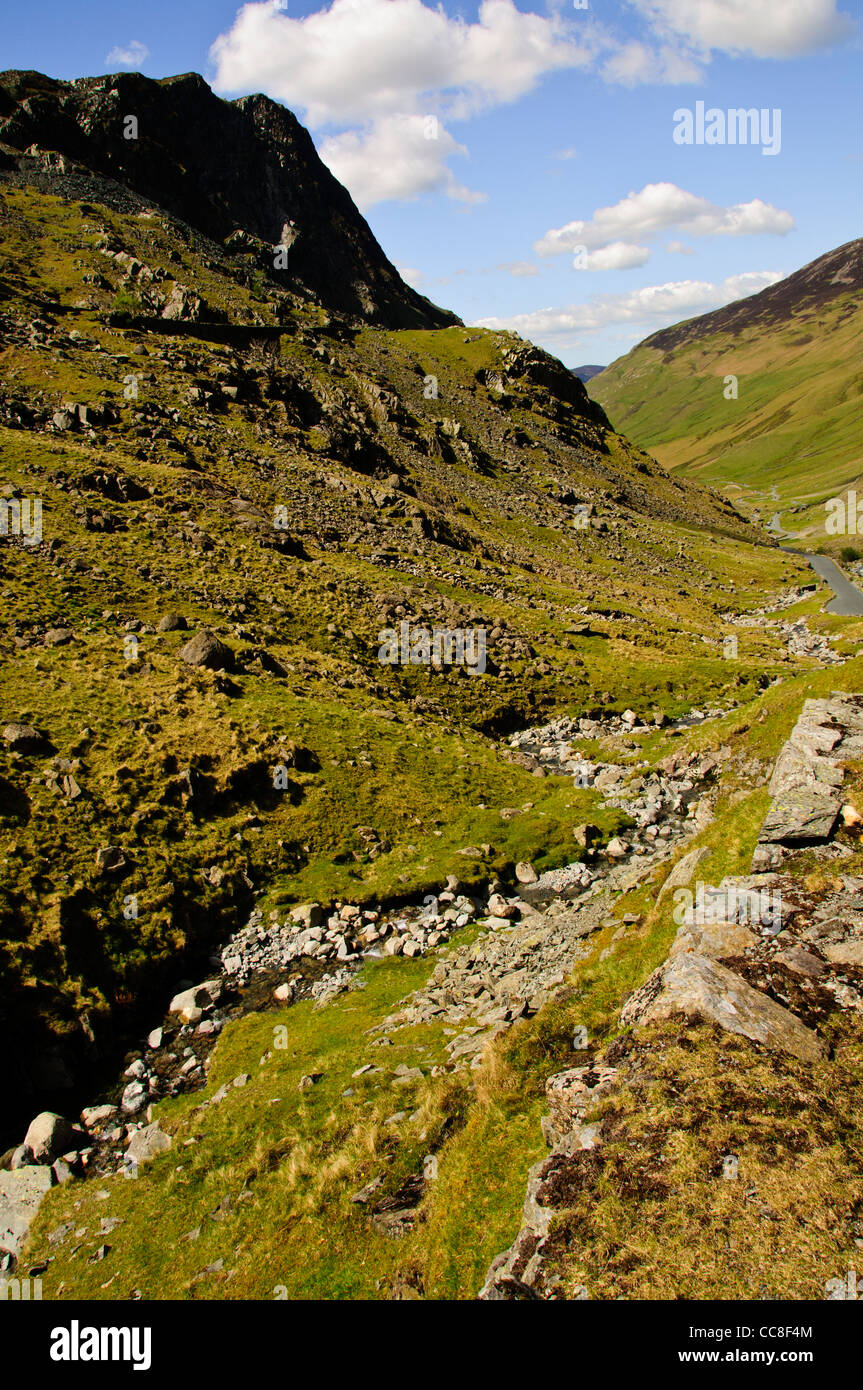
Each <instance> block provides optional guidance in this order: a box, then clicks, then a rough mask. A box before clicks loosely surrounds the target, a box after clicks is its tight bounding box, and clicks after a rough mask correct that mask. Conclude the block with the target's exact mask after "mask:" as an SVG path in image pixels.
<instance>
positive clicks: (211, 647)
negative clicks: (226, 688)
mask: <svg viewBox="0 0 863 1390" xmlns="http://www.w3.org/2000/svg"><path fill="white" fill-rule="evenodd" d="M180 659H181V660H182V661H185V662H186V664H187V665H188V666H206V667H207V668H208V669H209V670H211V671H232V670H233V668H234V653H233V651H232V650H231V648H230V647H229V646H228V645H227V643H225V642H222V641H220V640H219V638H218V637H216V635H215V633H213V632H211V631H210V629H209V628H202V629H201V631H200V632H196V633H195V636H194V637H192V638H191V640H190V641H188V642H187V643H186V645H185V647H182V648H181V650H180Z"/></svg>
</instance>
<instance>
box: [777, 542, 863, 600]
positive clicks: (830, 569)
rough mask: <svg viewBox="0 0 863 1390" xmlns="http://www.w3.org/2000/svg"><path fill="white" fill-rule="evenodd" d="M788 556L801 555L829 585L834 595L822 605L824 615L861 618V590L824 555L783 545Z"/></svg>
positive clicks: (862, 590) (833, 561)
mask: <svg viewBox="0 0 863 1390" xmlns="http://www.w3.org/2000/svg"><path fill="white" fill-rule="evenodd" d="M782 549H783V550H785V551H787V552H788V554H789V555H802V556H803V558H804V560H808V561H809V563H810V565H811V566H812V568H813V569H814V571H815V573H816V574H817V575H820V577H821V578H822V579H823V580H824V582H825V583H826V584H829V585H830V588H831V589H832V590H833V592H834V594H835V595H836V597H835V598H832V599H830V601H829V603H826V604H825V605H824V611H825V613H835V614H836V616H837V617H840V618H863V589H858V587H857V585H856V584H852V583H851V580H850V579H849V578H848V577H847V575H845V574H843V573H842V570H841V569H840V568H839V566H838V565H837V564H836V562H835V560H831V559H829V558H828V556H826V555H810V554H809V552H808V551H806V550H798V549H797V548H796V546H793V545H783V546H782Z"/></svg>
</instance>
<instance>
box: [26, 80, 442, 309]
mask: <svg viewBox="0 0 863 1390" xmlns="http://www.w3.org/2000/svg"><path fill="white" fill-rule="evenodd" d="M130 117H132V118H134V123H136V124H134V123H130V120H129V118H130ZM0 169H3V170H5V171H6V172H7V175H8V174H13V175H14V174H17V175H18V177H19V178H20V180H21V181H23V182H28V183H30V184H33V185H35V186H36V187H39V188H41V189H42V190H43V191H45V192H53V193H62V194H65V195H66V196H70V197H82V198H86V197H87V196H88V193H89V196H91V197H94V198H98V199H99V200H101V201H105V200H106V199H107V200H108V201H111V202H113V205H114V206H115V207H116V208H117V210H118V211H122V212H127V213H128V212H134V211H136V210H138V209H136V208H135V206H134V199H133V198H132V197H130V193H131V194H138V195H140V197H141V198H143V199H144V200H146V201H147V202H150V203H156V204H157V205H158V206H159V207H160V208H163V209H165V210H166V211H168V212H170V213H173V214H174V215H175V216H176V217H179V218H181V219H182V220H183V221H184V222H186V223H188V224H189V225H190V226H192V227H195V228H197V229H198V230H199V231H201V232H204V233H205V234H206V235H207V236H209V237H212V238H213V239H214V240H216V241H219V242H221V241H223V240H224V239H225V238H227V237H230V236H231V234H232V233H235V232H237V231H242V232H245V233H246V234H247V235H251V236H252V237H253V238H256V239H258V242H259V243H260V244H259V245H257V246H255V247H254V249H255V250H256V251H257V254H258V261H259V268H260V269H261V270H263V271H265V272H266V273H269V274H270V275H272V276H273V278H275V279H277V280H283V281H286V282H288V283H290V284H291V286H294V285H302V286H305V287H306V288H307V289H308V290H309V291H311V293H312V294H314V295H316V296H317V297H318V298H319V300H320V302H321V303H322V304H323V305H324V306H326V307H327V308H333V309H337V310H338V311H340V312H342V313H345V314H350V315H352V316H354V317H355V318H356V319H359V320H362V321H364V322H368V323H376V324H379V325H381V326H382V327H386V328H443V327H446V326H447V325H449V324H454V323H458V322H460V320H459V319H458V318H457V317H456V315H455V314H451V313H449V312H447V311H446V310H444V309H439V308H437V306H436V305H434V304H432V303H431V302H430V301H429V300H427V299H426V298H425V297H424V296H423V295H421V294H418V293H417V291H416V290H413V289H411V288H410V286H408V285H406V284H405V283H404V281H403V280H402V278H401V276H400V275H399V273H398V271H397V270H396V268H395V266H394V265H392V264H391V262H390V261H388V260H387V258H386V256H385V255H384V253H383V251H382V250H381V248H380V246H379V245H378V243H377V241H376V240H375V238H374V236H373V234H372V232H371V230H370V228H369V226H368V223H367V222H366V221H365V219H364V218H363V217H362V216H361V214H360V213H359V212H358V211H357V209H356V207H355V206H354V203H353V201H352V200H351V197H350V194H349V193H348V191H347V189H345V188H344V187H343V186H342V185H341V184H340V183H339V182H338V180H337V179H335V178H334V177H333V175H332V174H331V173H330V171H329V169H328V168H327V167H326V165H325V164H323V163H322V161H321V159H320V157H319V156H318V153H317V151H316V149H315V147H314V144H313V142H312V138H311V136H310V135H309V133H308V131H307V130H306V129H305V128H304V127H303V126H302V125H301V124H300V122H299V121H298V120H297V118H296V116H294V115H293V114H292V112H290V111H288V110H287V109H286V108H285V107H284V106H280V105H278V104H277V103H276V102H274V101H271V100H270V99H269V97H266V96H262V95H261V94H260V93H258V94H256V95H253V96H246V97H240V98H239V100H237V101H222V100H221V99H220V98H219V97H217V96H216V95H215V94H214V93H213V92H212V91H211V90H210V88H209V87H208V86H207V84H206V82H205V81H204V79H203V78H202V77H200V76H199V75H198V74H197V73H185V74H183V75H182V76H179V77H167V78H163V79H161V80H160V81H153V80H152V79H151V78H148V77H142V76H141V75H140V73H115V74H114V75H112V76H107V77H85V78H81V79H80V80H78V81H76V82H59V81H55V80H54V79H53V78H50V77H45V76H43V75H42V74H41V73H37V72H14V71H10V72H4V73H0ZM94 176H95V178H94ZM106 181H110V184H111V186H113V185H121V186H120V187H113V198H112V197H111V192H112V187H111V186H109V185H108V184H107V183H106ZM97 182H98V191H97V190H96V188H95V187H94V185H95V183H97ZM88 184H89V185H91V187H90V188H89V189H88ZM286 229H287V235H285V231H286ZM283 239H284V242H285V244H286V245H288V246H289V253H288V261H289V269H288V270H281V271H274V270H273V251H272V248H273V246H274V245H276V244H279V243H281V242H282V240H283ZM253 245H254V244H253Z"/></svg>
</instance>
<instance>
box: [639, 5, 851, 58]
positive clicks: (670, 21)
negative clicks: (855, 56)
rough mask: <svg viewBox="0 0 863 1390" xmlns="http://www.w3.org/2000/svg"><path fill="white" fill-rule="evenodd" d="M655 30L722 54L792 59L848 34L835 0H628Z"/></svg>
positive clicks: (845, 18) (848, 20) (848, 19)
mask: <svg viewBox="0 0 863 1390" xmlns="http://www.w3.org/2000/svg"><path fill="white" fill-rule="evenodd" d="M629 3H630V4H631V5H632V6H633V7H634V8H635V9H636V10H638V11H639V13H640V14H642V15H643V16H644V18H645V19H647V20H648V22H649V23H650V24H651V25H652V26H653V27H654V28H655V30H656V31H657V32H658V33H659V34H664V35H669V36H675V37H677V38H681V39H683V40H685V41H688V42H689V43H691V44H694V45H696V47H698V48H701V49H704V50H710V49H716V50H719V51H720V52H723V53H731V54H739V53H751V54H754V55H755V56H756V57H758V58H795V57H798V56H800V55H801V54H804V53H813V52H815V51H817V50H818V49H820V48H825V47H827V46H829V45H830V44H834V43H838V42H840V41H841V40H842V39H845V38H848V37H850V35H851V34H852V33H853V32H854V31H855V28H856V26H855V24H854V21H853V20H852V19H851V16H850V15H848V14H846V13H845V12H844V11H839V10H837V8H836V0H629Z"/></svg>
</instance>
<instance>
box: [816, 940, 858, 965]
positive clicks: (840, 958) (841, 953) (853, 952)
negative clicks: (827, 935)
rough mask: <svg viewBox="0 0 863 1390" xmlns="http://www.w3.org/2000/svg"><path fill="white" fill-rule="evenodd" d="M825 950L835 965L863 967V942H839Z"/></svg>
mask: <svg viewBox="0 0 863 1390" xmlns="http://www.w3.org/2000/svg"><path fill="white" fill-rule="evenodd" d="M823 949H824V954H825V956H826V957H827V959H828V960H829V961H830V962H831V963H832V964H833V965H860V966H863V941H859V940H858V941H837V942H835V943H833V944H832V945H829V946H825V947H824V948H823Z"/></svg>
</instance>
